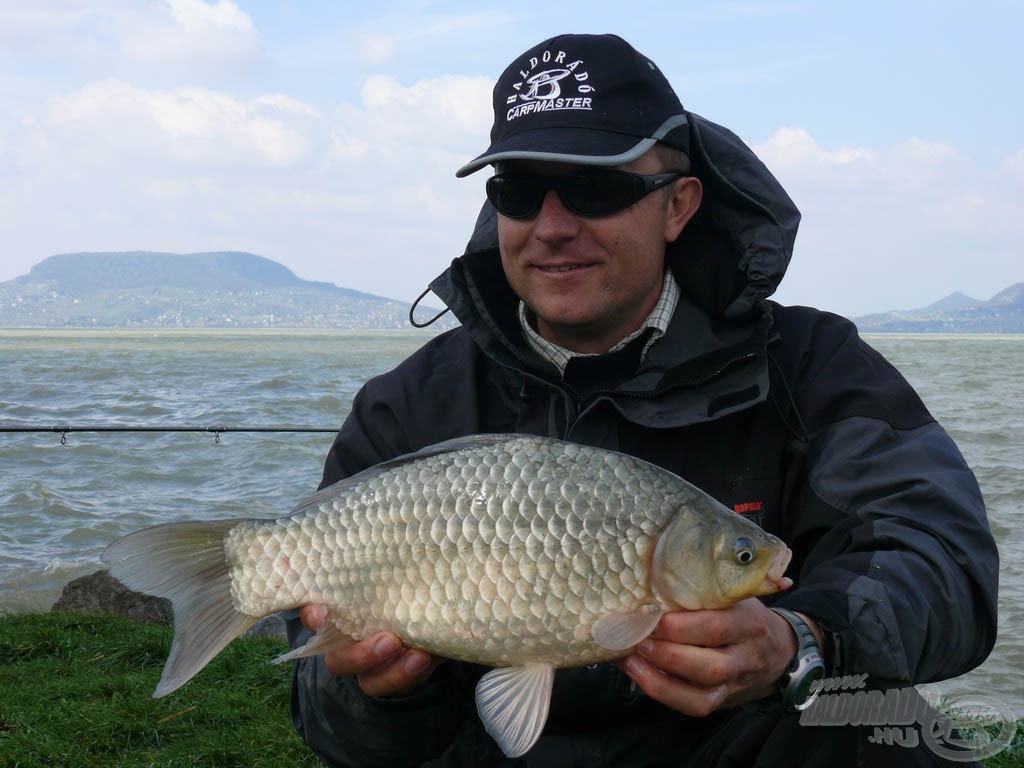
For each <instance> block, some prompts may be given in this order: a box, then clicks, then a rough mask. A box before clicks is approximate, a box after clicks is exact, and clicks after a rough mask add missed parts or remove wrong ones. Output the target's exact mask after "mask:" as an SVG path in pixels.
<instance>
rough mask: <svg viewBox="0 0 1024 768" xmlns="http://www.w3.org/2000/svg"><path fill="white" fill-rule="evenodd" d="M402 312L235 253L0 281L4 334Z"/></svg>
mask: <svg viewBox="0 0 1024 768" xmlns="http://www.w3.org/2000/svg"><path fill="white" fill-rule="evenodd" d="M408 313H409V305H408V304H404V303H402V302H398V301H394V300H392V299H386V298H383V297H380V296H373V295H371V294H368V293H362V292H360V291H354V290H351V289H348V288H340V287H338V286H336V285H333V284H331V283H325V282H316V281H311V280H303V279H301V278H299V277H297V276H296V275H295V273H294V272H292V271H291V270H290V269H288V268H287V267H285V266H283V265H281V264H279V263H277V262H276V261H272V260H271V259H267V258H264V257H262V256H257V255H255V254H251V253H243V252H238V251H223V252H213V253H191V254H176V253H155V252H150V251H129V252H119V253H65V254H60V255H57V256H51V257H49V258H48V259H45V260H44V261H42V262H40V263H39V264H37V265H36V266H35V267H33V268H32V269H31V271H30V272H29V273H28V274H27V275H23V276H21V277H18V278H15V279H14V280H9V281H7V282H5V283H0V327H7V328H151V327H152V328H270V327H275V328H408V327H409V323H408ZM433 314H435V312H434V311H431V310H429V309H428V308H424V309H423V311H422V315H418V317H419V316H422V317H430V316H431V315H433ZM446 322H447V324H448V326H449V327H450V325H451V320H450V319H446ZM438 327H441V326H438Z"/></svg>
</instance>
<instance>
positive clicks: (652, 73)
mask: <svg viewBox="0 0 1024 768" xmlns="http://www.w3.org/2000/svg"><path fill="white" fill-rule="evenodd" d="M688 137H689V129H688V127H687V117H686V112H685V110H684V109H683V105H682V103H681V102H680V101H679V97H677V96H676V94H675V91H673V90H672V86H671V85H669V82H668V80H666V79H665V76H664V75H663V74H662V73H661V70H660V69H658V67H657V65H656V64H655V63H654V62H653V61H651V60H650V59H648V58H647V57H646V56H644V55H643V54H642V53H640V52H639V51H637V50H636V49H635V48H633V46H631V45H630V44H629V43H627V42H626V41H625V40H623V39H622V38H621V37H618V36H616V35H559V36H558V37H552V38H551V39H549V40H545V41H544V42H542V43H540V44H538V45H535V46H534V47H533V48H531V49H530V50H528V51H526V52H525V53H523V54H522V55H521V56H519V57H518V58H517V59H516V60H515V61H513V62H512V63H511V64H510V65H509V66H508V68H507V69H506V70H505V71H504V72H503V73H502V75H501V77H500V78H499V79H498V82H497V84H496V85H495V86H494V125H493V127H492V128H491V145H490V146H489V147H488V148H487V151H486V152H484V153H483V154H482V155H479V156H478V157H476V158H475V159H473V160H472V161H471V162H469V163H467V164H466V165H464V166H462V167H461V168H460V169H459V170H458V171H456V172H455V175H456V176H458V177H460V178H461V177H463V176H468V175H469V174H471V173H473V172H475V171H478V170H480V169H481V168H483V167H484V166H485V165H489V164H492V163H495V162H497V161H500V160H513V159H517V160H547V161H555V162H567V163H576V164H581V165H620V164H623V163H628V162H630V161H632V160H635V159H636V158H638V157H640V156H641V155H642V154H644V153H645V152H647V150H649V149H650V148H651V147H653V146H654V144H655V142H658V141H660V142H663V143H665V144H669V145H670V146H673V147H675V148H677V149H681V150H682V151H684V152H688V151H689V141H688Z"/></svg>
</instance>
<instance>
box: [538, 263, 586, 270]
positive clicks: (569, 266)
mask: <svg viewBox="0 0 1024 768" xmlns="http://www.w3.org/2000/svg"><path fill="white" fill-rule="evenodd" d="M587 266H589V265H588V264H549V265H545V264H538V265H537V269H539V270H541V271H542V272H575V271H576V270H577V269H583V268H584V267H587Z"/></svg>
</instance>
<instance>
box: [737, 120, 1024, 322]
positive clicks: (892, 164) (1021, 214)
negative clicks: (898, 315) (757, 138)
mask: <svg viewBox="0 0 1024 768" xmlns="http://www.w3.org/2000/svg"><path fill="white" fill-rule="evenodd" d="M755 151H757V153H758V155H759V156H760V157H761V158H762V159H763V160H764V161H765V163H766V165H768V167H769V168H770V169H771V170H772V172H773V173H774V174H775V175H776V176H777V177H778V179H779V180H780V181H781V182H782V184H783V186H784V187H785V188H786V190H787V191H788V192H789V194H790V196H791V197H792V198H793V199H794V201H795V202H796V203H797V206H798V207H799V208H800V209H801V212H802V214H803V221H802V223H801V229H800V235H799V237H798V239H797V248H796V254H795V257H794V262H793V265H792V266H791V268H790V272H789V275H788V276H787V278H786V281H785V282H784V283H783V289H782V290H781V291H780V297H782V298H783V299H784V300H785V301H788V302H792V303H810V304H819V305H824V306H826V307H828V308H832V309H835V310H837V311H841V312H850V313H864V312H868V311H881V310H885V309H898V308H909V307H911V306H923V305H925V304H929V303H931V302H933V301H936V300H938V299H940V298H942V297H943V296H944V295H946V294H948V293H950V292H951V291H952V290H954V289H959V290H963V291H965V292H966V293H970V294H971V295H974V296H976V297H977V298H987V297H988V296H990V295H991V294H992V293H994V292H995V291H997V290H1000V289H1001V288H1003V287H1005V285H996V284H994V283H988V282H986V280H990V279H991V277H990V276H991V275H1006V274H1007V273H1008V272H1010V273H1012V272H1013V271H1014V270H1011V269H1008V264H1012V263H1013V260H1014V259H1017V260H1018V261H1019V258H1020V256H1019V253H1014V252H1012V250H1013V248H1011V247H1010V246H1009V243H1011V242H1019V238H1020V236H1024V199H1022V192H1021V190H1022V183H1021V182H1022V180H1024V178H1022V177H1021V176H1018V177H1017V179H1016V180H1013V178H1012V176H1013V174H1012V172H1011V171H1010V170H1009V169H1011V168H1012V167H1013V166H1014V162H1015V160H1014V158H1016V157H1017V156H1014V158H1010V159H1008V160H1006V161H1005V162H1004V163H1003V164H1002V168H985V167H983V166H982V165H980V164H979V163H978V161H977V160H975V159H974V158H972V157H970V156H968V155H966V154H964V153H962V152H961V151H960V150H959V149H957V147H955V146H954V145H953V144H951V143H949V142H943V141H924V140H921V139H917V138H911V139H909V140H906V141H903V142H899V143H895V144H892V145H889V146H884V147H848V146H846V147H835V148H828V147H822V146H821V145H820V144H819V143H818V142H817V141H816V140H815V139H814V138H813V137H812V136H811V135H810V134H809V133H808V132H807V131H805V130H802V129H794V128H780V129H778V130H777V131H776V132H775V134H774V135H773V136H771V137H770V138H769V139H768V141H766V142H764V143H763V144H760V145H758V146H756V147H755ZM1008 234H1010V235H1012V237H1009V238H1008V237H1007V235H1008ZM1014 248H1015V247H1014ZM1017 272H1018V273H1019V270H1017ZM1021 277H1024V274H1022V275H1021ZM951 286H955V288H953V287H951ZM972 291H973V293H972Z"/></svg>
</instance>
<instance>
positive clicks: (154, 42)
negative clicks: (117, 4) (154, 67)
mask: <svg viewBox="0 0 1024 768" xmlns="http://www.w3.org/2000/svg"><path fill="white" fill-rule="evenodd" d="M117 22H118V27H119V32H120V37H121V45H122V48H123V50H124V52H125V53H126V54H127V55H129V56H131V57H132V58H136V59H171V60H178V61H186V60H189V59H201V60H205V61H209V60H224V59H230V60H234V59H245V58H248V57H251V56H254V55H257V54H258V52H259V48H260V37H259V34H258V32H257V30H256V27H255V25H254V24H253V21H252V19H251V18H250V17H249V16H248V14H246V13H245V12H243V11H242V10H241V9H239V7H238V6H237V5H236V4H235V3H233V2H231V1H230V0H219V1H218V2H216V3H213V4H210V3H205V2H202V0H162V2H159V3H155V4H152V5H150V6H149V7H147V8H145V9H143V10H141V11H134V12H133V11H127V12H122V13H119V14H118V15H117Z"/></svg>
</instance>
